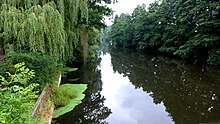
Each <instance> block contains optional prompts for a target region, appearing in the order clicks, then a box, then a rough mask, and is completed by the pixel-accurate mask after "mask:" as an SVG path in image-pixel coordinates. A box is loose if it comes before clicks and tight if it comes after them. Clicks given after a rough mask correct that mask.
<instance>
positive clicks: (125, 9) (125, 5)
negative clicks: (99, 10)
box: [106, 0, 155, 25]
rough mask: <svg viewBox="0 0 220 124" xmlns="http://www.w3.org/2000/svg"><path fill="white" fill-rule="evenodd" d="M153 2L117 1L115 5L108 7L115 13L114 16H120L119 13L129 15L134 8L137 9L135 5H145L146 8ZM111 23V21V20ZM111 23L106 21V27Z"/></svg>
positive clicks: (145, 0) (151, 0) (136, 0)
mask: <svg viewBox="0 0 220 124" xmlns="http://www.w3.org/2000/svg"><path fill="white" fill-rule="evenodd" d="M154 1H155V0H118V2H117V3H115V4H111V5H108V6H109V7H110V8H112V9H113V10H114V11H115V12H114V15H115V14H118V15H120V14H121V13H129V14H131V13H132V12H133V10H134V8H136V7H137V5H141V4H143V3H144V4H146V5H147V7H148V5H149V4H150V3H153V2H154ZM111 21H112V20H111ZM111 21H109V20H108V18H107V19H106V23H107V25H110V24H111Z"/></svg>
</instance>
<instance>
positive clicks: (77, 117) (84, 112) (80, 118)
mask: <svg viewBox="0 0 220 124" xmlns="http://www.w3.org/2000/svg"><path fill="white" fill-rule="evenodd" d="M97 65H98V63H93V64H91V65H86V66H82V67H81V68H79V70H78V71H77V72H76V73H73V74H70V75H68V76H67V78H68V79H67V80H65V82H67V83H87V84H88V88H87V90H86V91H85V95H86V96H85V98H84V100H83V102H82V103H81V104H80V105H78V106H76V107H75V108H74V110H73V111H71V112H69V113H67V114H65V115H63V116H61V117H59V118H58V119H55V120H53V124H105V123H107V122H106V121H105V119H106V118H107V117H108V116H109V114H111V110H110V109H109V108H107V107H106V106H104V101H105V98H104V97H103V96H102V95H101V94H100V92H101V91H102V82H101V75H100V70H98V69H97ZM76 78H78V80H77V81H76V82H74V81H73V82H71V79H76Z"/></svg>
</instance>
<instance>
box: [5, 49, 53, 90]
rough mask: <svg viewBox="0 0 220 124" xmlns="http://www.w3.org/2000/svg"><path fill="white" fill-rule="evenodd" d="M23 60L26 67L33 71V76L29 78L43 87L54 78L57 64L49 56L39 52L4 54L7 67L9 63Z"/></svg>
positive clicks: (9, 66)
mask: <svg viewBox="0 0 220 124" xmlns="http://www.w3.org/2000/svg"><path fill="white" fill-rule="evenodd" d="M21 62H24V63H25V64H26V66H27V67H28V68H30V69H31V70H34V71H35V75H36V76H35V77H34V78H33V79H32V80H31V81H32V82H34V83H38V84H40V86H41V87H43V86H44V85H45V84H46V83H53V81H54V80H55V78H56V72H57V70H56V69H57V64H56V62H55V61H54V60H53V59H52V58H51V57H49V56H46V55H41V54H39V53H14V52H11V53H10V54H8V55H7V56H6V65H7V68H9V69H10V68H11V65H14V64H16V63H21Z"/></svg>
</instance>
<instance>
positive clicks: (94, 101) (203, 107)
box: [54, 50, 220, 124]
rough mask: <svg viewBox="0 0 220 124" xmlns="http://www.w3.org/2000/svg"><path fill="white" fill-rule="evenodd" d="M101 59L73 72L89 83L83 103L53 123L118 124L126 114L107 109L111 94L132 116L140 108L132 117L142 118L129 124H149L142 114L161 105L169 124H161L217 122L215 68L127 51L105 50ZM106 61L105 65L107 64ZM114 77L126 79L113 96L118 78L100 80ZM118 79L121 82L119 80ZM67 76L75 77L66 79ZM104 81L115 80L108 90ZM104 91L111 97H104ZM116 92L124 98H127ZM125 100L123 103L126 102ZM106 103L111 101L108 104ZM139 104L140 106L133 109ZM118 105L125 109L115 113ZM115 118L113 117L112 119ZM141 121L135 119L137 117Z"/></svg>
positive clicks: (219, 77) (219, 85) (219, 75)
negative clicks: (126, 81)
mask: <svg viewBox="0 0 220 124" xmlns="http://www.w3.org/2000/svg"><path fill="white" fill-rule="evenodd" d="M106 56H107V57H106ZM108 56H109V57H108ZM102 58H103V59H105V61H103V60H102V62H101V65H99V66H97V65H98V64H95V65H87V66H86V67H82V68H80V69H79V71H78V72H77V73H76V74H74V76H75V77H79V80H78V81H77V82H78V83H88V89H87V91H86V92H85V94H86V97H85V99H84V100H83V103H82V104H80V105H78V106H77V107H76V108H75V109H74V110H73V111H71V112H70V113H67V114H65V115H63V116H61V117H60V118H58V119H57V120H55V121H54V123H57V124H105V123H108V122H109V123H110V124H116V123H117V124H119V122H120V121H121V120H120V118H121V117H123V116H125V115H126V113H125V114H124V115H123V113H122V114H120V116H118V115H119V114H117V112H120V111H115V110H116V109H115V108H114V107H112V106H113V104H114V103H113V99H114V97H112V94H116V97H117V98H115V99H116V102H115V103H116V104H119V103H120V100H119V99H121V98H123V99H124V100H123V104H125V106H129V107H128V108H126V111H128V110H129V111H131V113H135V112H133V111H135V109H136V108H139V109H138V110H136V113H138V114H139V115H136V116H140V117H142V116H143V118H142V119H143V120H142V121H139V120H138V121H136V122H134V123H138V124H148V122H155V121H146V119H148V118H147V117H146V116H149V115H150V114H152V115H153V116H154V115H158V113H161V110H158V111H157V110H156V109H157V108H158V107H155V106H162V108H164V109H165V110H164V111H166V112H165V114H163V115H165V116H166V118H168V119H167V120H170V121H167V122H164V124H165V123H168V124H170V123H176V124H198V123H220V118H219V117H220V99H219V96H220V90H219V89H220V70H217V69H213V68H208V67H202V66H196V65H192V64H188V63H186V62H184V61H178V60H174V59H169V58H166V57H161V56H155V55H146V54H144V53H138V52H131V51H117V50H112V51H110V52H106V55H102ZM106 59H107V60H106ZM108 59H109V60H108ZM109 61H110V65H108V64H107V63H108V62H109ZM106 62H107V63H106ZM102 64H104V65H102ZM106 65H107V66H106ZM108 67H109V68H110V69H111V70H110V71H109V70H108V69H107V68H108ZM103 68H105V69H103ZM105 71H109V72H105ZM110 73H112V74H110ZM105 74H106V75H105ZM117 74H118V76H119V77H120V76H121V77H124V78H126V80H128V83H127V84H126V85H125V84H118V85H122V87H121V88H122V89H119V90H118V91H117V92H118V93H114V92H116V90H115V89H114V88H117V86H116V85H117V83H121V82H123V81H121V80H118V81H116V82H115V80H117V79H114V80H113V79H105V80H104V79H103V78H105V77H109V78H111V75H114V76H115V75H117ZM121 77H120V79H122V78H121ZM69 78H74V77H72V75H71V76H70V77H69ZM106 80H110V81H109V82H110V83H113V82H114V83H113V84H112V85H113V88H112V87H108V86H111V85H107V84H106ZM123 80H124V79H123ZM130 85H131V86H130ZM106 86H107V87H106ZM103 88H104V89H103ZM110 88H112V89H110ZM126 88H127V89H126ZM109 89H110V90H109ZM126 90H127V91H126ZM104 91H106V92H110V93H107V94H105V93H106V92H104ZM129 93H130V94H129ZM131 93H137V94H136V95H135V94H131ZM120 94H125V95H126V94H127V96H123V95H120ZM140 95H142V96H140ZM143 95H144V96H143ZM120 96H122V97H120ZM145 96H147V97H145ZM148 97H150V98H151V99H152V101H151V100H150V99H149V98H148ZM109 99H110V100H109ZM132 100H133V101H132ZM135 100H138V102H137V103H135V104H133V102H134V101H135ZM146 100H147V101H146ZM109 101H110V102H109ZM126 101H128V102H127V103H126ZM107 102H108V103H110V106H109V105H108V104H107ZM149 102H152V103H149ZM140 103H141V105H142V106H138V105H139V104H140ZM132 104H133V105H135V106H136V107H133V109H132V108H131V107H130V106H131V105H132ZM146 104H147V105H146ZM149 104H153V105H154V107H155V108H156V109H150V108H145V107H147V106H149ZM163 106H164V107H163ZM120 107H121V106H117V105H116V108H117V109H118V110H123V109H125V108H121V109H120ZM122 107H123V106H122ZM159 108H161V107H159ZM149 110H153V111H150V112H152V113H149ZM129 111H128V113H129ZM156 111H157V112H156ZM123 112H124V110H123ZM146 113H147V114H148V115H147V114H146ZM166 113H168V115H166ZM141 114H143V115H141ZM114 115H117V116H118V117H114ZM132 116H133V115H132ZM134 116H135V115H134ZM140 117H137V118H136V119H140ZM159 117H162V116H159ZM111 118H112V119H114V120H112V119H111ZM149 118H151V117H149ZM115 119H116V120H115ZM117 119H118V120H117ZM158 119H159V121H157V122H155V123H152V124H159V123H158V122H163V121H162V120H160V118H158ZM113 122H116V123H113ZM124 122H126V121H124ZM124 124H125V123H124ZM126 124H127V123H126ZM129 124H133V123H132V122H131V123H129Z"/></svg>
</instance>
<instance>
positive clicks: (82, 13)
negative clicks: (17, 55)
mask: <svg viewBox="0 0 220 124" xmlns="http://www.w3.org/2000/svg"><path fill="white" fill-rule="evenodd" d="M87 22H88V5H87V1H86V0H1V1H0V44H3V45H2V46H3V47H4V46H5V45H6V44H12V45H13V46H14V49H15V51H18V50H23V51H27V52H39V53H42V54H47V55H50V56H52V57H54V59H55V60H56V61H67V60H73V59H74V52H75V51H76V50H77V49H78V48H80V45H82V44H86V43H82V44H81V41H83V42H88V40H83V38H82V36H84V34H86V32H85V30H83V31H82V30H81V28H82V27H83V26H84V25H87ZM84 39H85V38H84ZM87 44H88V43H87ZM86 47H87V46H86ZM86 52H87V51H86V50H85V51H84V54H86ZM84 57H87V56H85V55H84Z"/></svg>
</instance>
